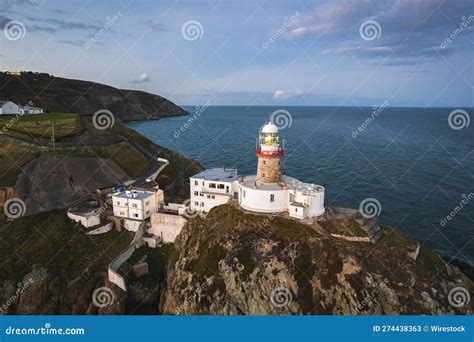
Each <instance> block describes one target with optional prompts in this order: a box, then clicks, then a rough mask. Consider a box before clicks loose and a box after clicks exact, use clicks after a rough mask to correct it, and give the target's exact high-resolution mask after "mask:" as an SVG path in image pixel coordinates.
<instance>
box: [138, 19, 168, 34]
mask: <svg viewBox="0 0 474 342" xmlns="http://www.w3.org/2000/svg"><path fill="white" fill-rule="evenodd" d="M141 24H142V25H143V26H145V27H146V28H149V29H151V30H153V31H161V32H163V31H166V25H164V24H161V23H159V22H158V21H156V20H153V19H150V20H146V21H144V22H142V23H141Z"/></svg>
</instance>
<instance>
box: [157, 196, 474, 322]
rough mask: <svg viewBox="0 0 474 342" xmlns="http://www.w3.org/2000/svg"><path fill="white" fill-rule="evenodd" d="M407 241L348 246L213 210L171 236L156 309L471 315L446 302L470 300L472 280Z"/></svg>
mask: <svg viewBox="0 0 474 342" xmlns="http://www.w3.org/2000/svg"><path fill="white" fill-rule="evenodd" d="M343 221H344V220H337V219H336V220H330V221H327V222H326V226H327V225H332V226H343V225H344V224H345V223H347V222H343ZM345 221H347V220H345ZM413 244H414V242H413V241H411V240H409V239H408V238H406V237H405V236H403V235H402V234H400V233H399V232H397V231H396V230H393V229H390V228H389V227H383V231H382V236H381V237H380V239H379V241H378V242H377V243H375V244H372V243H368V242H351V241H345V240H341V239H337V238H332V237H328V236H324V235H321V234H320V233H319V232H317V231H316V230H314V229H313V228H312V227H311V226H308V225H305V224H302V223H300V222H298V221H296V220H293V219H289V218H284V217H272V216H264V215H255V214H248V213H243V212H242V211H241V210H239V209H237V208H236V207H235V206H233V205H231V204H228V205H223V206H220V207H216V208H214V209H213V210H212V211H211V212H210V213H209V214H208V215H207V217H206V218H205V219H202V218H196V219H194V220H192V221H191V222H189V223H188V225H187V226H186V227H185V228H184V230H183V231H182V232H181V234H180V236H179V237H178V240H177V243H176V249H177V254H176V255H175V257H174V259H173V260H171V262H170V267H169V272H168V292H167V296H166V300H165V301H164V302H163V303H162V308H163V310H164V312H165V313H168V314H190V315H199V314H201V315H202V314H204V315H206V314H211V315H280V314H285V315H288V314H290V315H301V314H316V315H323V314H324V315H327V314H329V315H353V314H362V315H366V314H369V315H386V314H389V315H393V314H404V315H414V314H416V315H421V314H432V315H439V314H472V313H473V304H472V302H471V303H469V302H468V304H467V305H465V306H463V307H459V308H455V307H453V306H452V305H450V303H449V300H448V298H449V292H450V290H452V289H453V288H456V287H463V288H465V289H466V290H467V291H469V292H470V293H472V292H473V290H474V284H473V282H472V281H471V280H469V279H468V278H467V277H466V276H465V275H464V274H462V273H461V272H460V271H459V269H457V268H456V267H453V266H452V265H449V264H446V263H445V262H444V261H443V259H441V258H440V257H439V256H438V255H436V254H435V253H433V252H432V251H430V250H429V249H427V248H425V247H421V248H420V250H419V253H416V254H415V255H414V254H413V249H412V246H413Z"/></svg>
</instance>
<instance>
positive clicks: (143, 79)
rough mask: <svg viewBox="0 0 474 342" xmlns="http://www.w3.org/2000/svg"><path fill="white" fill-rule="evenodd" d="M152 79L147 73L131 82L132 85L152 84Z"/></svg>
mask: <svg viewBox="0 0 474 342" xmlns="http://www.w3.org/2000/svg"><path fill="white" fill-rule="evenodd" d="M150 81H151V80H150V78H149V77H148V75H147V74H146V73H143V74H141V75H140V76H139V77H138V78H137V79H134V80H131V81H130V83H145V82H150Z"/></svg>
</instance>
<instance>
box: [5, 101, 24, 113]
mask: <svg viewBox="0 0 474 342" xmlns="http://www.w3.org/2000/svg"><path fill="white" fill-rule="evenodd" d="M16 114H22V111H21V108H20V106H18V105H17V104H16V103H15V102H12V101H0V115H16Z"/></svg>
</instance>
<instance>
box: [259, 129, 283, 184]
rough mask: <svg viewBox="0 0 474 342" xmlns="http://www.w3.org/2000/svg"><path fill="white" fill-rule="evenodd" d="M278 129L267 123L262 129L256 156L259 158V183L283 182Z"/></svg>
mask: <svg viewBox="0 0 474 342" xmlns="http://www.w3.org/2000/svg"><path fill="white" fill-rule="evenodd" d="M279 140H280V138H279V136H278V127H277V126H275V125H274V124H273V123H272V122H267V123H265V125H263V126H262V128H260V132H259V135H258V145H257V150H256V154H257V157H258V166H257V179H256V181H257V182H259V183H278V182H280V181H281V176H282V172H281V170H282V167H281V158H282V157H283V148H281V146H280V142H279Z"/></svg>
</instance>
